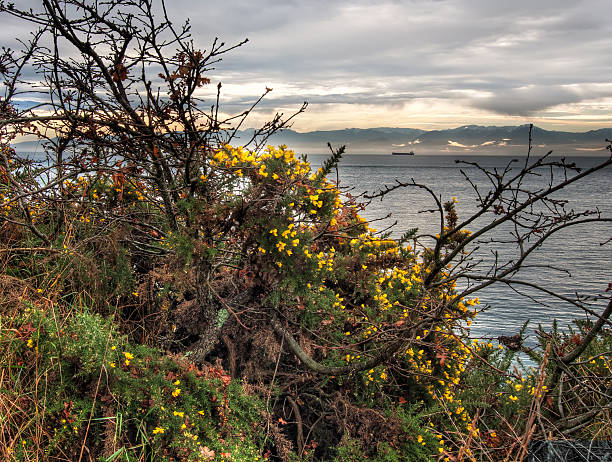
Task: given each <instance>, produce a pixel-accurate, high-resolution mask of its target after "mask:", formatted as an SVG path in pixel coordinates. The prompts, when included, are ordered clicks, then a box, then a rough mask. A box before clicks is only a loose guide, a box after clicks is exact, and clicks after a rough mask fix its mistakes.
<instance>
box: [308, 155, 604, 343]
mask: <svg viewBox="0 0 612 462" xmlns="http://www.w3.org/2000/svg"><path fill="white" fill-rule="evenodd" d="M326 157H327V156H324V155H311V156H308V159H309V161H310V162H311V163H312V165H313V167H315V168H316V167H318V166H320V165H321V163H322V161H323V160H324V159H325V158H326ZM455 159H461V160H464V161H474V162H478V163H479V164H480V165H482V166H485V167H489V168H493V167H497V168H503V167H504V166H505V165H507V164H508V162H509V161H510V160H511V159H512V158H511V157H502V156H477V157H476V156H474V157H457V156H446V155H438V156H410V157H408V156H391V155H353V156H350V155H349V156H346V157H345V158H344V159H343V160H342V162H341V164H340V167H339V169H338V177H339V180H340V186H341V187H342V188H346V189H347V190H349V191H350V192H351V194H353V195H358V194H359V193H362V192H364V191H368V192H374V191H378V190H380V189H381V188H383V187H384V185H389V186H391V185H393V184H394V183H395V180H396V179H397V180H399V181H402V182H408V181H411V180H412V179H414V180H415V181H416V182H418V183H422V184H425V185H427V186H429V187H431V188H432V189H433V190H434V191H436V192H437V194H439V195H440V197H441V198H442V201H443V202H444V201H446V200H449V199H450V198H451V197H453V196H454V197H456V198H457V199H458V200H459V204H458V206H457V207H458V208H457V210H458V213H459V216H460V218H461V217H467V216H468V215H469V214H470V213H473V212H474V211H475V210H477V203H476V200H475V193H474V190H473V189H472V186H471V185H470V184H469V183H468V182H467V181H466V180H465V177H464V176H463V174H462V173H461V170H463V171H464V172H465V173H466V174H467V175H469V176H470V177H472V178H473V180H474V181H475V182H476V184H477V185H479V188H484V187H485V186H486V179H485V178H484V177H483V176H482V175H480V174H479V173H478V170H477V169H476V168H474V167H471V166H468V165H464V164H457V163H455ZM516 159H517V160H519V164H517V165H522V164H521V162H524V159H525V158H520V157H516ZM567 160H571V161H574V162H576V164H577V165H578V166H580V167H582V168H588V167H590V166H593V165H595V164H597V163H599V162H601V161H602V160H603V158H601V157H599V158H596V157H580V158H575V159H567ZM542 173H543V174H545V173H547V172H544V171H543V172H542ZM556 173H557V174H558V173H560V172H556ZM335 176H336V174H335V172H334V173H332V175H330V177H331V178H332V179H335ZM547 178H548V177H547V176H546V175H543V176H541V177H532V178H529V180H528V184H531V185H532V186H533V185H538V184H542V182H543V181H545V180H546V179H547ZM482 191H483V192H486V190H484V189H482ZM556 197H558V198H563V199H566V200H567V201H568V203H567V205H566V209H567V210H570V209H573V210H575V211H579V210H585V209H590V210H594V209H595V208H599V209H600V210H602V211H603V212H604V215H606V216H608V217H612V168H610V167H608V168H606V169H604V170H602V171H599V172H597V173H595V174H593V175H592V176H590V177H587V179H585V180H582V181H581V182H578V184H574V185H571V186H570V187H568V188H567V189H566V190H564V191H562V192H561V193H558V194H557V196H556ZM432 208H433V202H432V200H431V197H430V196H428V195H427V193H425V192H423V191H421V190H417V189H416V188H403V189H399V190H396V191H394V192H393V193H391V194H389V195H388V196H387V197H385V199H384V200H383V201H382V202H381V201H380V200H376V201H373V202H372V203H370V204H369V205H368V207H367V208H366V210H365V212H364V213H363V215H364V216H365V217H366V218H368V219H369V220H378V221H375V223H374V225H373V226H374V227H375V228H376V229H378V230H381V229H385V228H386V227H388V226H391V225H392V224H393V223H396V224H395V226H394V227H393V228H391V231H392V235H393V236H394V237H399V236H401V235H402V234H403V233H404V232H405V231H407V230H408V229H411V228H415V227H416V228H419V232H420V233H433V234H435V233H437V232H438V229H436V225H437V224H438V223H439V221H438V218H437V215H435V214H433V213H430V212H424V210H428V209H432ZM389 214H390V215H391V216H390V217H389V218H384V217H386V216H387V215H389ZM381 218H383V219H381ZM472 229H474V228H472ZM509 231H510V230H508V229H501V230H499V231H497V234H496V237H497V238H504V237H507V236H508V237H509ZM610 238H612V225H611V224H610V223H607V224H604V223H600V224H596V225H583V226H578V227H574V228H570V229H568V230H566V231H564V232H560V233H559V234H558V235H556V236H554V237H553V238H551V239H550V240H549V241H547V242H546V244H545V245H544V246H542V247H541V248H539V249H538V250H537V251H536V252H535V253H534V254H532V256H531V258H530V260H528V262H527V263H528V264H533V265H543V264H553V265H554V266H556V267H558V268H560V269H563V270H565V271H566V272H567V273H565V272H562V271H558V270H553V269H550V268H543V267H538V268H528V269H526V270H524V271H522V272H521V273H520V274H521V277H520V278H521V279H522V280H527V281H531V282H536V283H538V284H540V285H543V286H545V287H547V288H548V289H551V290H555V291H558V292H560V293H563V294H565V295H572V294H574V293H576V292H578V293H581V294H585V295H597V294H599V295H601V294H603V293H604V291H605V289H606V288H607V285H608V283H611V282H612V243H608V244H607V245H602V243H604V242H605V241H607V240H608V239H610ZM480 247H481V249H480V250H479V256H480V257H481V258H483V259H484V262H483V263H484V264H486V263H487V262H491V261H492V253H491V250H497V251H498V252H500V254H501V255H511V254H513V253H514V252H516V250H517V249H516V248H515V247H513V246H512V245H509V246H500V245H495V246H494V248H491V247H492V246H491V244H490V243H489V244H487V243H486V242H484V243H482V244H481V245H480ZM519 289H520V291H521V292H522V293H523V295H522V294H520V293H517V291H515V290H513V289H512V288H510V287H508V286H506V285H501V284H495V285H493V286H492V287H489V288H487V289H486V290H483V291H481V292H479V293H478V296H479V297H480V300H481V303H482V306H487V307H488V308H487V309H486V310H485V312H483V313H481V314H480V315H479V316H478V317H477V318H476V321H475V322H474V324H472V332H471V333H472V335H473V336H477V337H494V338H495V337H497V336H499V335H502V334H503V335H513V334H515V333H517V332H518V331H519V329H520V328H521V327H522V325H523V324H524V323H525V322H526V321H530V324H529V328H528V331H527V333H528V334H531V336H530V341H529V343H533V341H534V336H533V330H534V329H535V328H537V326H538V324H541V325H542V326H543V327H544V328H550V326H551V325H552V322H553V320H554V319H556V320H557V321H558V322H559V325H560V326H561V327H562V326H567V325H568V324H569V323H570V322H571V321H572V320H574V319H576V318H583V317H584V316H585V313H584V312H583V311H582V310H580V309H578V308H576V307H575V306H573V305H570V304H568V303H566V302H561V301H559V300H555V299H552V298H551V297H549V296H542V295H541V294H538V293H536V292H534V291H533V290H525V289H524V288H519ZM609 294H610V293H609V292H608V297H609ZM525 295H527V296H525ZM530 297H532V298H530ZM605 304H606V300H605V298H600V300H599V301H597V302H595V303H594V305H593V307H594V309H595V310H599V311H601V310H602V309H603V307H604V306H605Z"/></svg>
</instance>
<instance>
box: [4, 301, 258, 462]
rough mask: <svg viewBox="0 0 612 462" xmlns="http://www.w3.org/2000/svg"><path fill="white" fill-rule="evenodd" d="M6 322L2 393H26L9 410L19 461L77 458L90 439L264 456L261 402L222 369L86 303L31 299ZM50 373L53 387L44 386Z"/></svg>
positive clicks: (115, 446)
mask: <svg viewBox="0 0 612 462" xmlns="http://www.w3.org/2000/svg"><path fill="white" fill-rule="evenodd" d="M1 321H2V324H1V325H0V331H1V335H0V337H1V338H2V339H3V340H2V343H1V344H0V348H1V350H0V358H1V359H2V369H3V370H5V371H6V372H7V374H8V376H7V379H8V382H5V388H3V389H2V395H3V396H4V398H5V399H7V398H8V399H18V397H19V396H21V397H22V398H19V399H21V401H20V402H21V405H20V407H19V410H18V411H17V412H14V413H12V415H10V416H6V415H5V416H4V417H5V419H7V418H8V420H7V421H5V426H4V430H3V438H7V437H10V435H20V436H19V438H20V440H21V441H22V444H21V445H18V446H16V447H15V449H16V451H15V452H14V453H11V454H10V455H11V457H12V458H14V460H29V458H31V457H35V455H38V456H42V455H43V454H44V457H45V458H47V457H48V458H53V457H58V456H60V455H61V454H72V457H77V456H78V451H79V449H80V445H81V442H82V441H86V443H85V444H87V445H88V446H91V447H92V448H93V447H98V448H99V450H100V451H101V453H103V454H106V456H105V457H104V460H115V459H117V458H118V457H119V456H121V457H120V458H119V459H117V460H126V461H129V460H140V458H141V457H143V456H146V455H147V454H149V455H151V454H155V455H156V456H155V460H160V461H162V460H168V461H169V460H174V458H176V457H178V458H180V459H181V460H213V459H216V460H220V459H221V458H223V456H221V454H222V453H227V454H231V455H232V456H231V457H232V460H242V461H245V462H246V461H252V460H257V457H259V455H260V453H261V449H262V443H263V440H262V435H263V433H262V420H261V404H260V403H259V402H258V400H257V399H256V398H255V397H252V396H247V395H246V394H245V393H244V391H243V389H242V387H241V386H240V384H239V383H238V382H236V381H232V380H231V379H230V377H229V376H228V375H227V374H226V373H225V372H224V371H223V370H222V369H216V368H208V369H198V368H195V367H194V366H193V365H192V364H190V363H188V362H186V361H177V360H176V359H175V358H171V357H167V356H164V355H163V354H161V353H160V352H159V351H156V350H154V349H151V348H149V347H146V346H144V345H136V344H133V343H131V342H129V341H128V340H127V338H126V337H125V336H124V335H120V334H119V333H118V332H117V331H116V328H115V326H114V324H113V323H112V322H111V320H110V319H104V318H102V317H100V316H99V315H95V314H90V313H88V312H87V311H86V310H83V311H79V310H76V309H73V310H70V311H69V312H59V311H57V310H56V309H55V308H48V309H45V310H42V309H40V308H37V307H35V306H33V305H31V304H29V305H28V306H26V307H25V308H24V309H23V311H22V312H21V313H20V314H17V315H15V316H13V317H12V318H7V316H6V315H4V316H3V317H2V318H1ZM41 379H42V380H44V385H45V386H44V387H38V386H37V385H38V383H39V382H40V380H41ZM7 384H10V385H9V386H8V388H7ZM26 397H27V398H26ZM30 413H34V414H35V416H36V418H35V419H29V418H28V415H29V414H30ZM86 433H87V436H85V434H86ZM85 438H86V439H85ZM202 454H207V455H208V456H207V457H209V456H211V457H210V458H208V459H206V458H205V459H202ZM147 457H148V456H147Z"/></svg>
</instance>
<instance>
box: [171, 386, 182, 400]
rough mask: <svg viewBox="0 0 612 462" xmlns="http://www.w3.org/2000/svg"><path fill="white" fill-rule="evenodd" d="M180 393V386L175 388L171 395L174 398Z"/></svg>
mask: <svg viewBox="0 0 612 462" xmlns="http://www.w3.org/2000/svg"><path fill="white" fill-rule="evenodd" d="M180 394H181V389H180V388H175V389H174V391H173V392H172V396H174V397H175V398H176V397H177V396H178V395H180Z"/></svg>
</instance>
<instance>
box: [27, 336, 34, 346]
mask: <svg viewBox="0 0 612 462" xmlns="http://www.w3.org/2000/svg"><path fill="white" fill-rule="evenodd" d="M27 345H28V348H32V347H33V346H34V340H32V339H31V338H29V339H28V344H27Z"/></svg>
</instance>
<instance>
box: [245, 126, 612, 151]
mask: <svg viewBox="0 0 612 462" xmlns="http://www.w3.org/2000/svg"><path fill="white" fill-rule="evenodd" d="M245 135H246V133H245ZM606 139H612V128H604V129H600V130H591V131H588V132H584V133H574V132H562V131H554V130H544V129H542V128H539V127H533V130H532V146H533V149H534V151H536V152H539V153H543V152H547V151H549V150H553V151H554V152H555V153H556V154H559V155H566V154H567V155H579V154H584V155H598V154H605V152H606V150H605V147H606V145H607V143H606ZM269 141H270V143H272V144H287V145H288V146H290V147H291V148H293V149H295V150H297V151H299V152H305V153H309V154H316V153H326V152H328V151H329V149H328V148H327V143H328V142H330V143H332V145H334V146H339V145H343V144H345V145H346V146H347V152H348V153H351V154H388V153H390V152H392V151H401V150H407V151H414V152H415V153H416V154H435V153H461V152H463V153H473V154H479V153H480V154H495V153H499V154H524V153H526V151H527V146H528V143H529V125H520V126H505V127H497V126H480V125H465V126H462V127H457V128H452V129H447V130H429V131H427V130H420V129H413V128H390V127H381V128H367V129H357V128H349V129H344V130H330V131H313V132H306V133H299V132H296V131H293V130H283V131H282V132H280V133H278V134H275V135H274V136H273V137H271V138H270V140H269Z"/></svg>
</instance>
